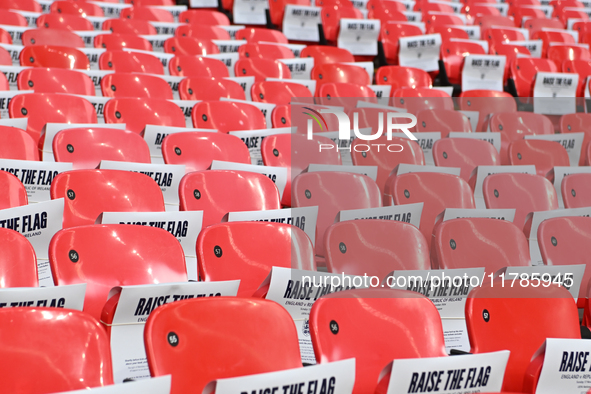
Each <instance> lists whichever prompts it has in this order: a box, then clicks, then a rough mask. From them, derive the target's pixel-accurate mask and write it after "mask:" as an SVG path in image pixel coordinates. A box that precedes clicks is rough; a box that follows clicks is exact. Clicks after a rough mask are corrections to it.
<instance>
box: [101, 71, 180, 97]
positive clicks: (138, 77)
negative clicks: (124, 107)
mask: <svg viewBox="0 0 591 394" xmlns="http://www.w3.org/2000/svg"><path fill="white" fill-rule="evenodd" d="M101 91H102V93H103V96H104V97H136V98H157V99H166V100H172V99H173V95H172V88H171V87H170V85H169V84H168V82H166V81H165V80H164V79H162V78H160V77H157V76H154V75H147V74H141V73H140V74H127V73H114V74H107V75H105V76H104V77H103V78H102V79H101Z"/></svg>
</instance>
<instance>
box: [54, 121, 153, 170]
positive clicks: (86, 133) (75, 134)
mask: <svg viewBox="0 0 591 394" xmlns="http://www.w3.org/2000/svg"><path fill="white" fill-rule="evenodd" d="M52 146H53V156H54V158H55V161H57V162H66V163H73V169H74V170H84V169H94V168H97V167H98V165H99V164H100V162H101V160H112V161H126V162H132V163H151V158H150V149H149V148H148V144H147V143H146V141H145V140H144V139H143V138H142V137H140V136H139V135H137V134H135V133H132V132H129V131H126V130H120V129H108V128H75V129H64V130H62V131H60V132H58V133H57V134H56V135H55V137H54V138H53V143H52Z"/></svg>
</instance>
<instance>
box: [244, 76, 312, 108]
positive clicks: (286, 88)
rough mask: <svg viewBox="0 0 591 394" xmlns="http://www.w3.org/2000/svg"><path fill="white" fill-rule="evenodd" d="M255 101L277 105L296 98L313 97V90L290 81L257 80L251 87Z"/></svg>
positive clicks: (309, 98)
mask: <svg viewBox="0 0 591 394" xmlns="http://www.w3.org/2000/svg"><path fill="white" fill-rule="evenodd" d="M251 97H252V100H253V101H257V102H261V103H271V104H277V105H285V104H289V103H291V102H292V101H300V102H301V101H302V100H294V99H296V98H305V99H308V100H311V99H312V92H310V90H309V89H308V88H307V87H306V86H304V85H302V84H299V83H295V82H288V81H285V82H283V81H261V82H255V83H254V85H252V88H251Z"/></svg>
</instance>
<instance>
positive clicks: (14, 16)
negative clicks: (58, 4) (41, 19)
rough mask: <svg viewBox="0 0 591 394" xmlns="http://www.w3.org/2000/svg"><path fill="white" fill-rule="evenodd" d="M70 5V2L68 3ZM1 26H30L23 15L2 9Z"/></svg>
mask: <svg viewBox="0 0 591 394" xmlns="http://www.w3.org/2000/svg"><path fill="white" fill-rule="evenodd" d="M68 3H69V2H68ZM0 24H1V25H9V26H23V27H26V26H28V25H29V23H28V22H27V20H26V19H25V17H24V16H22V15H21V14H19V13H17V12H14V11H9V10H7V9H0Z"/></svg>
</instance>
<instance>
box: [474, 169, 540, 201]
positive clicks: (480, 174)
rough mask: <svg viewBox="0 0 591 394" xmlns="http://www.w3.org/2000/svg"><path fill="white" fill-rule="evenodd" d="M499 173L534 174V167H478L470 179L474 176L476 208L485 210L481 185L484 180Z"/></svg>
mask: <svg viewBox="0 0 591 394" xmlns="http://www.w3.org/2000/svg"><path fill="white" fill-rule="evenodd" d="M501 173H503V174H504V173H517V174H533V175H535V174H536V166H534V165H526V166H478V167H476V169H474V171H473V172H472V175H471V177H474V176H476V181H475V183H474V203H475V205H476V208H480V209H485V208H486V204H485V203H484V192H483V190H482V184H483V183H484V178H486V177H487V176H489V175H492V174H501Z"/></svg>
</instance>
